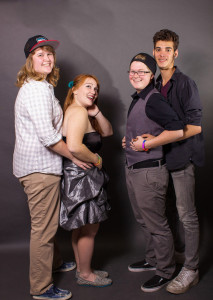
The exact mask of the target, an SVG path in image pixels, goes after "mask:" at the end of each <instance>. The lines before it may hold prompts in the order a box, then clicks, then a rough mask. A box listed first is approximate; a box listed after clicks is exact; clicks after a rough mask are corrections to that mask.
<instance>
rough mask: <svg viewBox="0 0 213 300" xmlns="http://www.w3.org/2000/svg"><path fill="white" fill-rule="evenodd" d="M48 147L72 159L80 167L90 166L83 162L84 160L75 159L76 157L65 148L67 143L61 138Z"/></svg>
mask: <svg viewBox="0 0 213 300" xmlns="http://www.w3.org/2000/svg"><path fill="white" fill-rule="evenodd" d="M49 148H50V149H51V150H52V151H54V152H56V153H58V154H59V155H61V156H64V157H66V158H68V159H70V160H72V161H73V162H74V163H75V164H76V165H78V166H79V167H80V168H82V169H84V170H85V169H88V168H90V167H91V165H90V164H88V163H85V162H84V161H81V160H79V159H77V158H76V157H74V156H73V155H72V153H71V152H70V151H69V149H68V148H67V144H66V143H65V142H64V141H63V140H60V141H59V142H58V143H56V144H54V145H51V146H50V147H49Z"/></svg>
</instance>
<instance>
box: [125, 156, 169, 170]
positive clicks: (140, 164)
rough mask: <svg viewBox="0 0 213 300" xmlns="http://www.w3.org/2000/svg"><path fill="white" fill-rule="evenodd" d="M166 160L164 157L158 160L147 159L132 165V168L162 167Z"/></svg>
mask: <svg viewBox="0 0 213 300" xmlns="http://www.w3.org/2000/svg"><path fill="white" fill-rule="evenodd" d="M165 163H166V161H165V159H164V158H162V159H158V160H151V161H150V160H145V161H139V162H137V163H135V164H134V165H132V166H131V167H130V169H141V168H153V167H160V166H162V165H165Z"/></svg>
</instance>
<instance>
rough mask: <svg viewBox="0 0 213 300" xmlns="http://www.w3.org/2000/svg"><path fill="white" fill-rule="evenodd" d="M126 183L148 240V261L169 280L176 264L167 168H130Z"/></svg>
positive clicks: (135, 211) (158, 272) (158, 273)
mask: <svg viewBox="0 0 213 300" xmlns="http://www.w3.org/2000/svg"><path fill="white" fill-rule="evenodd" d="M126 183H127V189H128V194H129V198H130V202H131V205H132V209H133V212H134V215H135V218H136V220H137V221H138V222H139V223H140V224H141V225H142V229H143V233H144V236H145V240H146V261H147V262H148V263H149V264H151V265H153V266H156V268H157V270H156V274H157V275H159V276H162V277H164V278H168V279H169V278H171V276H172V274H173V273H174V270H175V264H174V245H173V237H172V233H171V231H170V228H169V225H168V222H167V218H166V215H165V201H166V191H167V186H168V171H167V170H166V167H165V165H164V166H159V167H154V168H141V169H131V168H128V167H126Z"/></svg>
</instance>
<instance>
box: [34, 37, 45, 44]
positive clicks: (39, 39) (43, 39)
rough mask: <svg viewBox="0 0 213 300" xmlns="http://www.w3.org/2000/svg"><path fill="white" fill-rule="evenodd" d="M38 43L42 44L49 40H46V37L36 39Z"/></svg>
mask: <svg viewBox="0 0 213 300" xmlns="http://www.w3.org/2000/svg"><path fill="white" fill-rule="evenodd" d="M36 41H37V43H40V42H42V41H47V39H46V38H44V37H38V38H37V39H36Z"/></svg>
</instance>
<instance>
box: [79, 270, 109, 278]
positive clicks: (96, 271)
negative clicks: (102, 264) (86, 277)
mask: <svg viewBox="0 0 213 300" xmlns="http://www.w3.org/2000/svg"><path fill="white" fill-rule="evenodd" d="M93 273H94V274H95V275H98V276H100V277H102V278H107V277H108V276H109V273H108V272H106V271H102V270H93ZM79 275H80V272H78V271H77V270H76V273H75V278H77V279H78V277H79Z"/></svg>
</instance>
